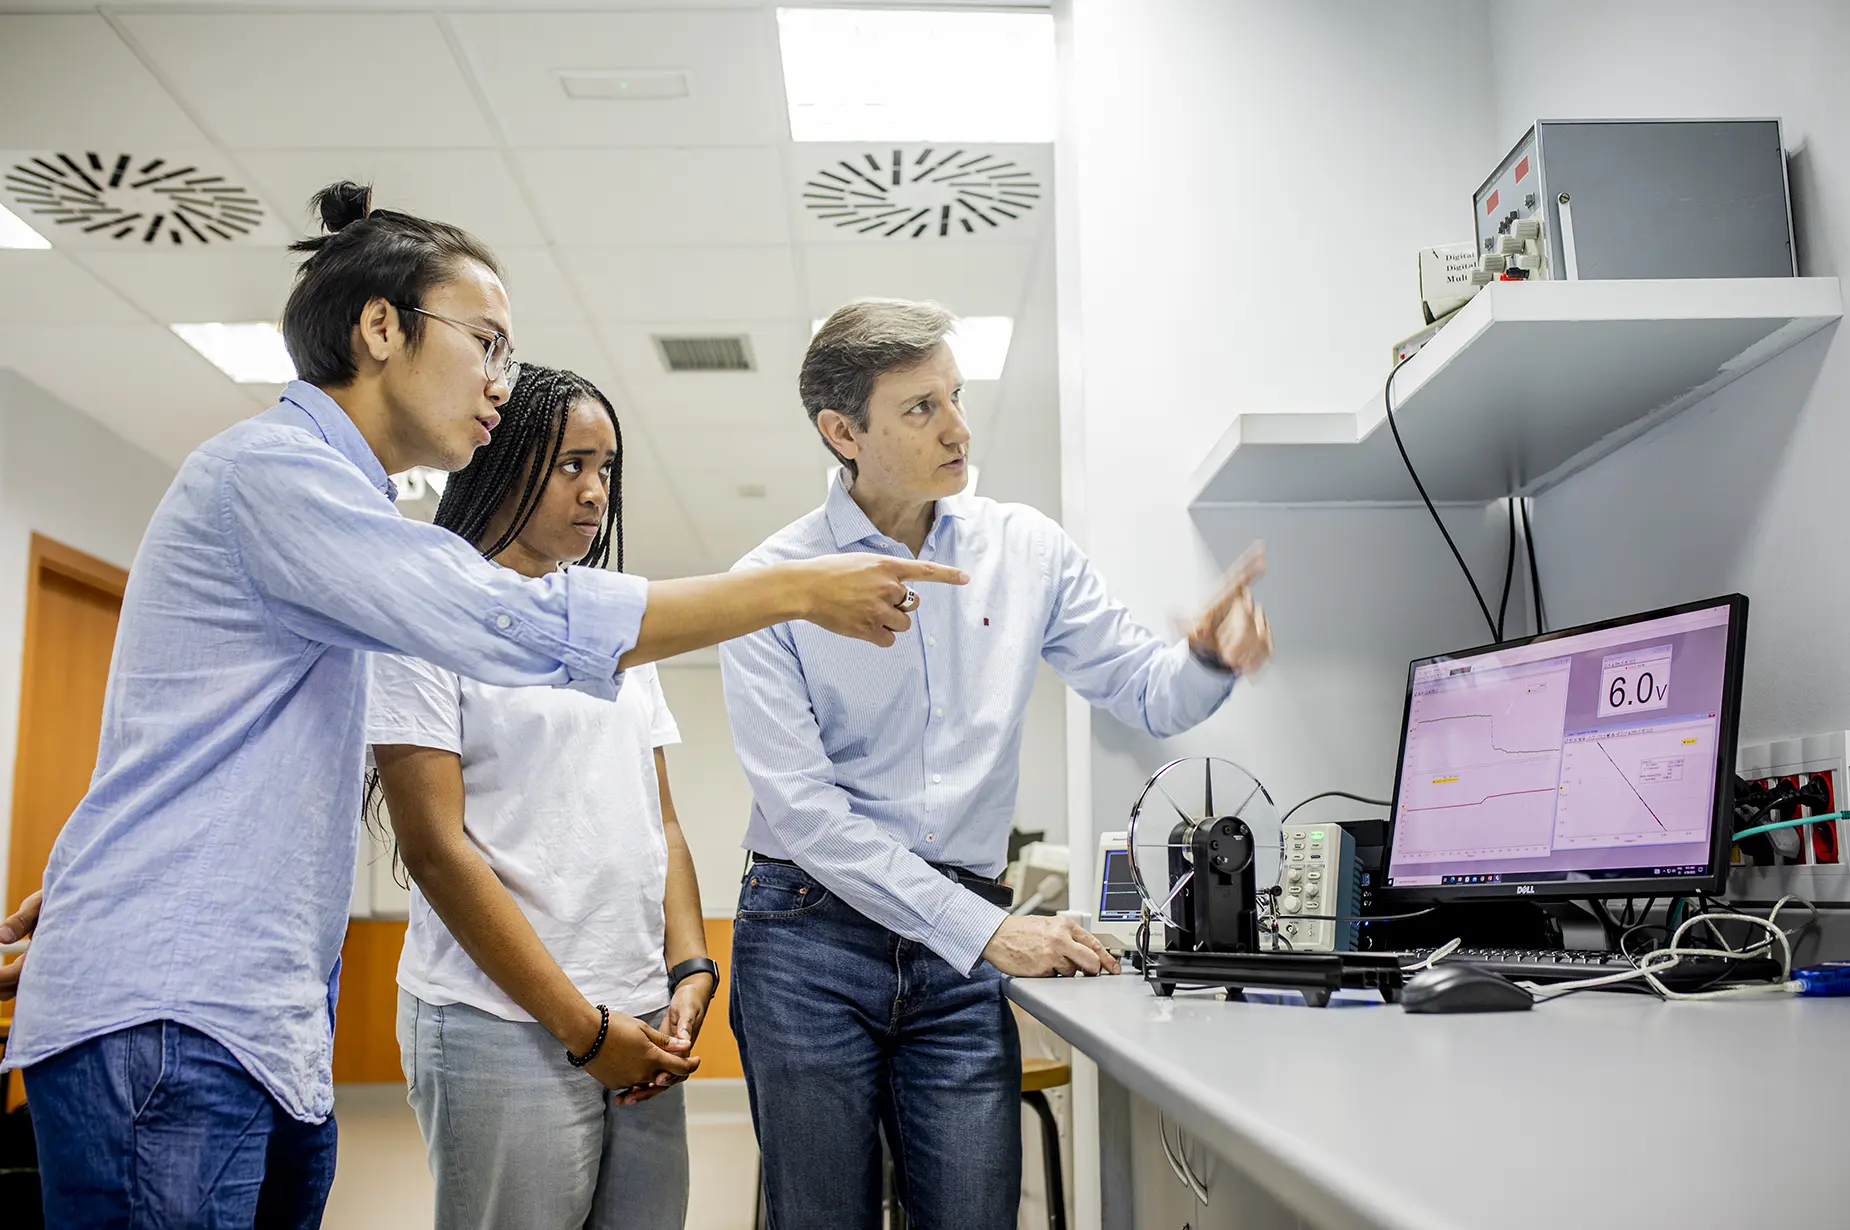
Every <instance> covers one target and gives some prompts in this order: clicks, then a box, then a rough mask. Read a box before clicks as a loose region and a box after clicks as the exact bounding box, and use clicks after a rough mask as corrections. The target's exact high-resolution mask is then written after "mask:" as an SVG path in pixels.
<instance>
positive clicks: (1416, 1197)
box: [1008, 974, 1850, 1230]
mask: <svg viewBox="0 0 1850 1230" xmlns="http://www.w3.org/2000/svg"><path fill="white" fill-rule="evenodd" d="M1008 994H1009V997H1010V998H1011V999H1013V1000H1014V1001H1015V1002H1016V1003H1018V1004H1019V1005H1021V1007H1022V1008H1023V1009H1025V1010H1026V1011H1027V1012H1028V1013H1030V1014H1031V1015H1033V1016H1034V1017H1035V1018H1036V1019H1038V1020H1039V1021H1041V1022H1042V1023H1043V1024H1045V1025H1046V1026H1048V1027H1049V1028H1050V1029H1052V1030H1053V1031H1054V1032H1055V1033H1058V1034H1059V1035H1060V1036H1061V1037H1063V1038H1065V1039H1066V1040H1067V1041H1068V1042H1070V1043H1071V1044H1072V1046H1073V1047H1074V1049H1075V1050H1077V1051H1079V1052H1080V1053H1082V1054H1084V1055H1086V1056H1087V1057H1089V1058H1090V1059H1091V1060H1093V1061H1094V1062H1095V1063H1096V1064H1097V1065H1098V1067H1099V1103H1100V1107H1099V1116H1100V1127H1099V1152H1100V1159H1099V1160H1100V1169H1101V1197H1102V1202H1103V1218H1102V1226H1103V1230H1129V1228H1130V1227H1138V1228H1139V1230H1180V1228H1181V1227H1182V1226H1184V1225H1185V1224H1187V1225H1189V1226H1191V1227H1192V1230H1210V1228H1215V1227H1240V1228H1241V1230H1253V1228H1264V1230H1273V1228H1275V1227H1300V1226H1303V1227H1316V1228H1318V1230H1351V1228H1361V1227H1368V1228H1371V1230H1530V1228H1533V1230H1544V1228H1545V1230H1564V1228H1567V1227H1572V1228H1574V1230H1598V1228H1601V1227H1623V1228H1624V1230H1641V1228H1645V1227H1657V1226H1676V1227H1679V1228H1681V1230H1695V1228H1698V1227H1709V1226H1715V1227H1736V1226H1766V1227H1775V1226H1776V1227H1780V1228H1781V1230H1803V1228H1809V1227H1819V1228H1823V1227H1832V1228H1837V1230H1841V1228H1842V1227H1846V1226H1850V1133H1847V1132H1846V1131H1845V1129H1844V1127H1843V1121H1844V1111H1845V1108H1846V1105H1850V999H1824V1000H1819V999H1798V998H1796V997H1789V996H1780V997H1777V998H1767V999H1751V1000H1737V1001H1722V1002H1706V1003H1665V1002H1662V1001H1659V1000H1656V999H1654V998H1652V997H1649V996H1644V995H1635V994H1615V993H1610V992H1597V993H1595V992H1589V993H1585V994H1579V995H1571V996H1567V997H1564V998H1562V999H1559V1000H1556V1001H1555V1002H1552V1003H1545V1004H1538V1005H1537V1006H1536V1007H1535V1009H1534V1010H1533V1011H1529V1012H1510V1013H1491V1014H1471V1015H1447V1016H1422V1015H1409V1014H1408V1013H1406V1012H1404V1011H1402V1010H1401V1009H1400V1008H1399V1007H1395V1006H1388V1005H1382V1004H1379V1003H1378V1001H1377V999H1376V997H1375V996H1373V995H1372V994H1368V995H1362V994H1359V993H1357V994H1353V995H1345V997H1344V998H1343V999H1339V1000H1338V1001H1337V1002H1336V1003H1334V1004H1332V1006H1330V1007H1328V1008H1323V1009H1313V1008H1307V1007H1303V1006H1302V1005H1301V1003H1299V1004H1283V1003H1239V1002H1228V1001H1226V1000H1224V999H1222V998H1220V997H1219V996H1218V993H1214V994H1212V997H1210V995H1208V994H1200V993H1197V994H1190V993H1186V992H1182V993H1178V994H1177V995H1176V996H1175V997H1174V998H1172V999H1159V998H1157V997H1156V996H1155V995H1154V994H1152V993H1151V991H1150V990H1149V988H1148V987H1147V986H1146V985H1145V984H1144V983H1143V981H1142V980H1141V979H1140V978H1138V977H1136V976H1134V975H1129V974H1126V975H1124V976H1121V977H1104V978H1093V979H1057V980H1055V979H1015V980H1013V981H1012V982H1011V983H1010V985H1009V988H1008ZM1159 1116H1160V1120H1159ZM1163 1121H1166V1123H1167V1125H1168V1128H1167V1130H1168V1132H1169V1143H1170V1145H1171V1146H1172V1147H1175V1146H1177V1145H1178V1144H1185V1146H1186V1149H1185V1151H1186V1152H1187V1154H1188V1157H1189V1158H1190V1166H1191V1168H1192V1170H1193V1172H1194V1173H1195V1174H1196V1176H1197V1177H1198V1178H1201V1179H1203V1180H1205V1186H1206V1191H1207V1194H1208V1198H1209V1199H1208V1204H1207V1206H1206V1207H1205V1208H1203V1207H1202V1206H1201V1205H1200V1204H1199V1202H1198V1201H1197V1200H1196V1198H1195V1196H1194V1194H1193V1193H1192V1192H1191V1191H1190V1190H1189V1189H1188V1188H1186V1187H1184V1186H1183V1185H1182V1182H1181V1181H1180V1180H1178V1179H1177V1178H1176V1176H1175V1175H1174V1174H1173V1173H1172V1170H1171V1167H1170V1164H1169V1162H1168V1161H1167V1160H1166V1159H1165V1158H1164V1156H1163V1152H1162V1145H1161V1144H1160V1143H1158V1141H1157V1136H1156V1133H1157V1130H1158V1127H1159V1122H1163ZM1178 1128H1179V1129H1180V1133H1178V1131H1177V1129H1178ZM1179 1135H1180V1136H1182V1137H1185V1140H1179V1139H1178V1136H1179Z"/></svg>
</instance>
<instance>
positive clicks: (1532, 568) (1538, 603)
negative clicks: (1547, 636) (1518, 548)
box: [1522, 500, 1548, 636]
mask: <svg viewBox="0 0 1850 1230" xmlns="http://www.w3.org/2000/svg"><path fill="white" fill-rule="evenodd" d="M1522 539H1523V543H1524V544H1525V546H1526V548H1527V553H1528V556H1529V595H1530V596H1531V597H1532V598H1534V599H1535V634H1536V635H1537V636H1540V635H1541V634H1542V633H1544V632H1546V631H1548V620H1547V618H1546V615H1545V612H1544V608H1543V606H1542V569H1541V565H1539V564H1537V563H1536V562H1535V527H1534V525H1533V524H1532V523H1531V522H1530V520H1529V501H1527V500H1524V501H1523V502H1522Z"/></svg>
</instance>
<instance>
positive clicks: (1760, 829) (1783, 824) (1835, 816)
mask: <svg viewBox="0 0 1850 1230" xmlns="http://www.w3.org/2000/svg"><path fill="white" fill-rule="evenodd" d="M1827 820H1850V811H1834V812H1831V813H1830V814H1828V815H1824V816H1807V817H1805V819H1803V820H1781V821H1779V822H1778V823H1777V824H1759V825H1755V826H1754V827H1753V828H1751V829H1742V830H1741V831H1740V832H1738V833H1736V834H1735V835H1734V836H1733V837H1732V838H1730V839H1729V840H1731V841H1737V842H1738V841H1740V840H1741V839H1742V838H1743V837H1758V836H1759V835H1760V834H1762V833H1771V832H1772V831H1773V830H1774V829H1796V828H1798V827H1799V826H1800V825H1802V824H1823V823H1824V822H1825V821H1827Z"/></svg>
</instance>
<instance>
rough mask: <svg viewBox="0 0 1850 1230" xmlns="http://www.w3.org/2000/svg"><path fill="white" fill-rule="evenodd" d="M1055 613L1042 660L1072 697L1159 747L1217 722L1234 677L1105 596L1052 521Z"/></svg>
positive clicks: (1049, 552) (1049, 530) (1101, 585)
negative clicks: (1210, 720)
mask: <svg viewBox="0 0 1850 1230" xmlns="http://www.w3.org/2000/svg"><path fill="white" fill-rule="evenodd" d="M1046 532H1047V533H1048V535H1049V536H1050V537H1049V541H1048V550H1047V551H1046V553H1045V557H1044V558H1046V560H1047V566H1048V567H1049V568H1050V569H1051V570H1052V574H1053V575H1052V576H1051V577H1050V578H1049V579H1050V581H1051V582H1052V585H1053V592H1054V600H1053V609H1052V611H1051V612H1050V614H1049V616H1048V620H1047V633H1046V638H1045V641H1044V643H1043V648H1042V651H1041V656H1042V657H1043V658H1044V659H1046V662H1047V664H1048V665H1049V666H1051V667H1053V669H1054V672H1055V673H1056V674H1058V675H1059V676H1060V678H1062V679H1064V680H1065V681H1066V683H1067V684H1068V686H1070V687H1071V688H1072V689H1073V691H1075V692H1077V693H1079V694H1080V695H1081V696H1083V697H1085V698H1086V700H1088V701H1090V702H1091V703H1092V704H1094V705H1097V706H1099V707H1100V708H1102V709H1104V710H1105V711H1106V712H1108V713H1110V714H1111V715H1112V716H1113V717H1115V718H1117V719H1118V720H1119V721H1120V722H1123V723H1124V724H1125V725H1127V726H1131V727H1135V728H1136V729H1139V730H1143V731H1145V732H1147V733H1149V734H1150V735H1153V736H1155V737H1156V738H1159V739H1166V738H1168V737H1170V736H1171V735H1178V734H1181V733H1182V732H1183V731H1185V730H1188V729H1190V728H1192V727H1194V726H1197V725H1199V724H1200V723H1202V722H1204V721H1206V720H1207V719H1208V718H1209V717H1211V716H1213V714H1214V711H1215V710H1216V709H1219V708H1220V707H1221V705H1222V704H1224V703H1225V702H1226V700H1227V697H1228V695H1229V694H1230V693H1232V691H1233V684H1234V678H1235V676H1234V674H1233V673H1232V672H1231V671H1223V670H1217V669H1215V668H1213V667H1210V666H1206V665H1204V664H1203V663H1202V662H1201V661H1199V660H1198V659H1197V658H1196V657H1195V655H1194V654H1193V653H1192V652H1191V651H1190V650H1189V647H1188V644H1187V642H1185V641H1183V642H1177V643H1176V644H1173V645H1167V644H1164V643H1163V641H1162V639H1161V638H1160V637H1158V636H1157V635H1156V634H1155V633H1154V632H1151V631H1150V630H1149V629H1148V628H1146V627H1144V626H1143V625H1142V624H1140V623H1138V622H1137V621H1136V620H1135V619H1133V618H1132V617H1131V613H1130V611H1129V610H1128V609H1127V608H1126V607H1124V606H1123V605H1122V604H1121V603H1118V602H1114V601H1113V600H1112V599H1111V596H1110V595H1109V594H1108V593H1106V592H1105V582H1104V580H1103V579H1102V578H1101V577H1100V576H1099V575H1098V571H1097V569H1095V568H1093V566H1092V561H1091V560H1089V559H1087V558H1086V556H1085V553H1084V552H1082V551H1081V550H1080V549H1079V546H1078V544H1077V543H1075V542H1074V541H1073V540H1072V539H1071V538H1070V537H1068V535H1067V533H1066V531H1065V530H1062V529H1061V528H1060V527H1059V526H1057V525H1055V524H1053V523H1052V522H1051V521H1049V522H1048V523H1047V525H1046Z"/></svg>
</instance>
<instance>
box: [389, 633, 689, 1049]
mask: <svg viewBox="0 0 1850 1230" xmlns="http://www.w3.org/2000/svg"><path fill="white" fill-rule="evenodd" d="M366 741H367V743H368V744H394V743H402V744H410V745H413V746H416V747H433V748H438V749H441V750H443V751H446V752H455V753H457V754H458V755H460V756H461V757H462V772H463V796H464V805H463V830H464V832H465V833H466V834H467V835H468V838H469V841H470V842H471V843H472V844H473V845H474V846H475V848H476V849H477V850H479V851H480V852H481V855H482V857H483V858H484V859H486V860H487V861H488V865H489V867H491V868H493V870H494V873H495V875H496V876H497V877H499V878H500V880H501V883H502V884H504V885H505V886H506V887H507V890H508V892H509V893H510V894H512V895H513V898H514V901H515V902H516V904H518V905H519V906H520V910H521V913H523V914H525V915H526V916H527V921H529V922H530V923H532V924H533V929H534V930H535V931H536V932H538V933H539V937H540V941H541V942H542V943H544V944H545V945H546V950H547V951H548V952H550V953H551V954H552V957H553V960H555V961H557V962H558V963H559V966H560V968H561V969H563V970H564V971H565V973H566V976H567V977H569V978H570V979H571V980H572V985H574V986H576V987H577V988H578V990H579V991H580V992H581V993H582V994H583V995H584V997H585V998H586V999H588V1000H590V1001H591V1002H592V1003H594V1004H607V1005H609V1007H610V1009H611V1010H612V1011H613V1012H625V1013H628V1014H629V1015H631V1016H645V1015H647V1014H649V1013H651V1012H655V1011H657V1010H658V1009H660V1008H662V1007H665V1006H666V1005H667V1003H668V974H667V971H666V969H664V968H663V964H662V927H663V919H662V891H663V888H664V886H665V884H666V882H667V877H668V845H667V841H666V839H665V837H664V836H663V834H662V808H661V796H660V794H659V793H658V786H657V778H656V774H655V749H656V748H658V747H664V746H666V745H668V744H670V743H679V742H680V741H681V732H680V731H679V730H678V729H677V728H676V726H675V722H674V717H673V716H672V715H671V714H670V713H669V712H668V702H667V700H666V699H665V698H664V697H663V696H662V685H661V680H660V678H659V677H658V676H657V675H656V673H655V668H654V667H653V666H642V667H637V668H634V669H631V670H628V671H625V672H624V678H623V687H622V690H621V691H620V692H619V693H618V695H617V699H615V700H614V701H607V700H598V699H596V698H593V697H590V696H585V695H583V694H582V693H579V692H575V691H571V690H568V689H565V688H541V687H532V688H502V687H494V686H491V685H489V684H485V683H477V682H476V681H474V680H473V679H464V678H462V677H460V676H458V675H456V674H455V673H453V672H451V671H447V670H444V669H443V668H441V667H438V666H432V665H431V664H430V663H428V662H425V661H422V660H421V659H417V658H407V657H401V656H398V655H394V654H383V653H376V654H374V655H372V692H371V696H370V702H369V704H368V707H367V719H366ZM398 985H399V986H401V987H403V988H404V989H405V990H407V991H409V992H411V993H412V994H413V995H415V996H417V997H418V998H419V999H421V1000H423V1001H425V1002H426V1003H431V1004H455V1003H462V1004H467V1005H469V1006H470V1007H472V1008H479V1009H481V1010H482V1011H484V1012H489V1013H493V1014H494V1015H495V1016H498V1017H501V1018H502V1019H503V1020H508V1021H531V1020H532V1019H533V1017H532V1016H531V1015H529V1014H528V1013H527V1012H525V1011H524V1010H522V1009H521V1008H520V1006H519V1005H517V1004H516V1003H515V1002H514V1001H513V1000H512V999H510V998H508V995H507V993H506V992H505V991H503V990H502V989H501V988H500V987H498V986H496V985H495V983H494V982H493V980H491V979H490V978H489V977H488V975H487V974H485V973H483V972H482V970H481V968H480V967H479V966H477V965H476V963H475V962H474V961H473V960H471V959H470V957H469V954H468V953H466V952H464V951H463V949H462V946H461V945H460V944H458V943H457V942H456V939H455V937H454V936H452V935H451V934H450V931H449V928H448V927H445V926H444V925H443V920H442V919H440V918H438V917H437V913H436V911H435V910H433V909H432V908H431V906H430V903H429V902H428V901H426V900H425V899H424V895H423V894H422V893H421V892H419V891H418V888H417V885H416V884H415V883H414V884H413V885H412V887H411V920H410V925H409V927H408V928H407V930H406V933H405V951H404V954H403V956H401V957H400V958H399V962H398Z"/></svg>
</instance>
